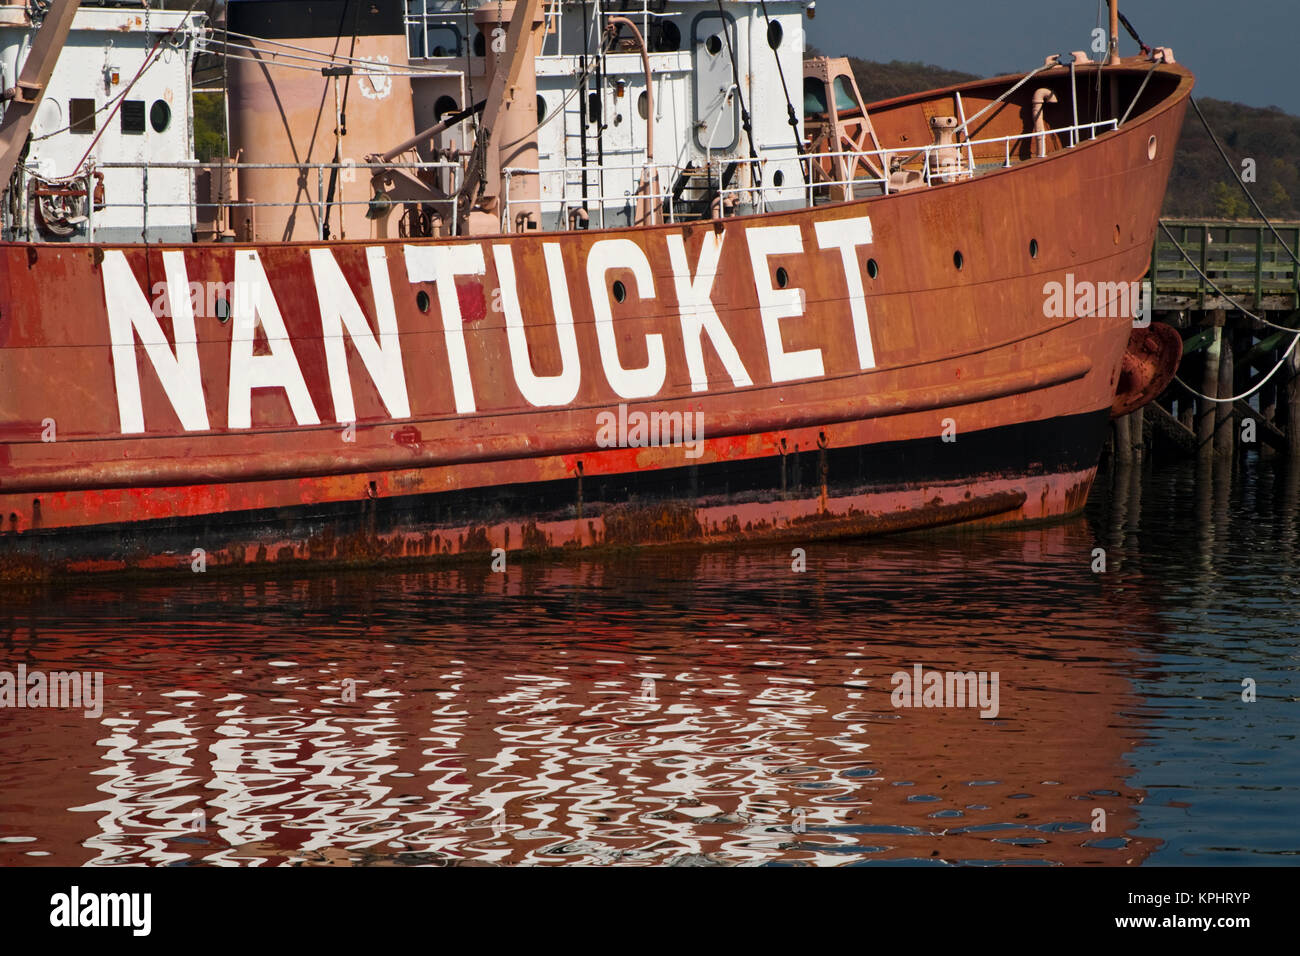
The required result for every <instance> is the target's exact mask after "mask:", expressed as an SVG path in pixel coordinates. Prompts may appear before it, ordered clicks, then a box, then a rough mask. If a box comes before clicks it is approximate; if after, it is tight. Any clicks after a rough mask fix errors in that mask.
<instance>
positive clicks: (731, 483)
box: [0, 409, 1110, 564]
mask: <svg viewBox="0 0 1300 956" xmlns="http://www.w3.org/2000/svg"><path fill="white" fill-rule="evenodd" d="M1109 417H1110V416H1109V410H1107V409H1102V410H1100V411H1097V412H1090V413H1086V414H1080V415H1072V416H1065V417H1061V418H1054V419H1047V420H1044V421H1036V422H1025V423H1020V424H1016V425H1008V426H1004V427H1001V428H993V429H987V430H985V431H979V432H970V433H965V434H963V433H958V434H957V436H956V440H955V441H953V442H944V441H942V440H941V439H940V438H939V437H938V436H937V435H936V436H935V437H932V438H924V439H912V440H907V441H895V442H885V443H880V444H873V445H863V446H857V447H851V448H831V449H826V450H825V452H822V450H820V449H818V448H815V447H814V448H809V449H804V448H799V449H797V450H793V449H792V450H791V452H790V453H789V454H787V455H785V456H784V458H782V457H766V458H758V459H749V460H744V461H725V462H711V463H708V464H702V465H690V466H685V467H680V468H666V469H660V470H653V471H640V472H627V473H623V474H618V475H600V476H591V475H587V476H584V477H583V478H582V479H581V501H582V505H581V507H582V516H583V517H584V518H594V517H597V516H599V515H601V514H603V513H604V512H605V511H606V510H607V509H609V508H611V507H618V506H623V505H628V504H632V505H637V506H653V505H656V504H665V503H667V504H672V505H676V506H681V505H688V506H696V505H721V504H728V503H731V504H742V503H750V502H765V501H776V500H788V501H798V500H806V499H810V498H816V497H818V496H819V495H820V494H821V472H822V468H823V463H822V462H823V455H824V460H825V464H824V468H825V472H826V490H827V494H828V495H829V496H830V497H832V498H834V497H841V496H847V495H856V494H864V493H871V492H890V491H899V490H905V489H907V488H915V487H921V486H934V485H943V484H952V483H957V482H966V481H972V480H978V479H981V478H989V479H996V478H1019V477H1034V476H1042V475H1050V474H1067V473H1071V472H1077V471H1082V470H1086V469H1088V468H1092V467H1094V466H1095V465H1096V464H1097V460H1098V457H1099V455H1100V452H1101V445H1102V442H1103V441H1104V439H1105V436H1106V430H1107V424H1108V422H1109ZM578 501H579V479H578V477H577V476H576V475H575V476H574V477H571V478H566V479H556V480H550V481H539V482H529V483H523V484H514V485H501V486H493V487H484V488H469V489H464V490H458V491H449V492H439V493H433V494H420V495H408V496H399V497H391V498H381V499H364V500H360V501H347V502H335V503H326V504H314V505H303V506H296V507H290V508H273V509H262V510H257V511H247V512H238V513H225V514H218V515H198V516H186V517H178V518H165V519H154V520H149V521H141V522H132V523H120V524H112V525H97V526H93V527H88V528H67V529H58V528H52V529H45V530H36V531H28V532H25V533H23V534H0V559H3V558H20V557H26V558H30V559H34V560H36V561H38V562H40V563H51V564H59V563H62V562H64V561H68V560H77V559H87V558H90V559H96V558H101V559H104V558H106V559H119V558H127V559H129V558H131V557H133V556H135V557H139V556H143V555H148V554H166V553H185V554H188V553H189V551H190V550H191V549H192V548H194V547H199V546H201V547H204V548H206V549H208V550H210V551H211V550H221V549H223V548H226V547H229V546H232V545H234V546H238V545H248V544H250V543H254V542H257V541H260V540H266V541H283V540H284V539H285V538H294V539H307V538H311V537H315V536H319V535H330V536H345V535H349V534H354V533H367V534H385V533H388V532H393V531H401V530H426V529H427V530H437V529H439V528H467V527H485V526H490V525H493V524H497V523H501V522H509V521H522V522H528V521H530V520H531V521H538V522H544V521H561V520H573V519H575V518H577V517H578V508H579V504H578Z"/></svg>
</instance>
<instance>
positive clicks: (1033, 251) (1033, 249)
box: [1029, 239, 1038, 259]
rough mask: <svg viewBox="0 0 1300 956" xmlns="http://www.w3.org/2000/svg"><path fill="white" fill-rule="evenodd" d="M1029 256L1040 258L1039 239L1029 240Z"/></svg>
mask: <svg viewBox="0 0 1300 956" xmlns="http://www.w3.org/2000/svg"><path fill="white" fill-rule="evenodd" d="M1029 258H1031V259H1037V258H1038V240H1037V239H1030V240H1029Z"/></svg>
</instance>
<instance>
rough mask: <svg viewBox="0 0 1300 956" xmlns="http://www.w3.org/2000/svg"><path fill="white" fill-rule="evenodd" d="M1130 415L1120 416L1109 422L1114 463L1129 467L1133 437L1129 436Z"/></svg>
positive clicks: (1131, 457) (1131, 461) (1131, 459)
mask: <svg viewBox="0 0 1300 956" xmlns="http://www.w3.org/2000/svg"><path fill="white" fill-rule="evenodd" d="M1132 417H1133V416H1132V415H1121V416H1120V417H1119V418H1117V419H1115V420H1114V421H1113V422H1111V442H1112V444H1113V446H1114V449H1115V463H1116V464H1119V465H1130V464H1132V463H1133V437H1132V435H1131V434H1130V419H1131V418H1132Z"/></svg>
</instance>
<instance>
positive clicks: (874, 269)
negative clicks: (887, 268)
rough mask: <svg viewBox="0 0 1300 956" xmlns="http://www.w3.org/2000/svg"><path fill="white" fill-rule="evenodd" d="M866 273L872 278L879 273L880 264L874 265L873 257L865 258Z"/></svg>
mask: <svg viewBox="0 0 1300 956" xmlns="http://www.w3.org/2000/svg"><path fill="white" fill-rule="evenodd" d="M867 275H869V276H870V277H871V278H873V279H874V278H875V277H876V276H878V275H880V266H878V265H876V260H875V259H868V260H867Z"/></svg>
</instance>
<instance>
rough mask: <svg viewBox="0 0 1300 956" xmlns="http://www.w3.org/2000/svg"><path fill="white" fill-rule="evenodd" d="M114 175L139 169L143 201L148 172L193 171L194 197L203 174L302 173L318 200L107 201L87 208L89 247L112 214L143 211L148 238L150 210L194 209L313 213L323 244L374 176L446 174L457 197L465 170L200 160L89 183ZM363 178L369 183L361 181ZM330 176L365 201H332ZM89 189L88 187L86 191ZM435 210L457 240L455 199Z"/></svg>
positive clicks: (109, 165)
mask: <svg viewBox="0 0 1300 956" xmlns="http://www.w3.org/2000/svg"><path fill="white" fill-rule="evenodd" d="M114 169H136V170H139V172H140V176H141V182H140V186H141V188H140V195H142V196H147V195H148V194H149V192H148V190H149V172H150V170H184V171H189V172H190V173H191V174H192V176H191V179H190V192H191V195H193V192H194V188H195V177H197V175H198V174H199V173H200V172H203V171H207V170H219V169H225V170H233V171H236V172H238V171H240V170H245V169H292V170H297V171H298V172H299V173H300V176H299V190H300V192H301V191H303V190H305V189H307V188H308V187H309V186H310V185H311V179H312V178H313V174H314V179H315V183H314V185H315V190H316V196H315V198H314V199H306V200H303V199H296V200H287V201H280V202H275V201H266V200H259V199H256V198H255V197H254V198H252V199H248V200H244V199H229V200H220V201H216V200H207V201H204V200H201V199H197V200H186V201H178V202H166V201H160V200H157V199H150V200H149V201H148V202H143V201H136V202H111V201H105V202H104V203H101V204H99V206H98V208H97V209H96V208H95V204H93V203H91V204H88V206H87V219H88V222H87V232H88V235H89V241H94V235H95V219H96V215H97V214H98V215H100V216H102V215H103V212H104V211H105V210H108V209H140V210H141V216H142V222H141V232H142V233H147V231H148V228H149V210H150V209H193V210H195V212H196V213H197V212H200V211H205V210H207V211H211V212H212V213H213V214H214V215H213V217H212V218H213V219H219V214H220V212H221V210H230V211H231V212H235V211H239V210H256V209H273V208H277V207H279V208H284V207H295V206H296V207H306V208H309V209H311V210H312V211H313V213H314V214H315V218H316V226H317V237H318V238H320V239H322V240H324V239H326V238H327V237H326V236H325V225H326V221H327V213H328V210H329V209H331V208H332V207H336V206H339V207H341V206H367V207H368V206H370V205H371V203H372V202H373V197H372V196H371V195H370V188H369V184H368V182H367V181H366V179H367V178H368V177H370V176H372V175H373V174H374V173H376V172H381V171H384V170H390V169H402V170H409V171H412V172H416V173H418V172H440V171H446V172H447V174H448V176H449V177H450V179H449V182H450V184H451V185H452V190H451V192H452V193H453V194H454V193H455V191H456V189H458V188H459V185H460V183H461V181H462V177H463V175H464V167H462V166H461V164H460V163H458V162H454V161H452V160H436V161H431V162H392V163H354V162H340V163H332V162H331V163H242V162H222V161H221V160H209V161H207V162H200V161H197V160H185V161H178V162H134V163H127V162H106V163H98V164H96V165H95V166H94V167H92V168H90V169H89V170H88V171H87V173H86V176H85V177H84V178H85V179H87V180H89V179H90V178H91V177H93V175H94V173H95V172H96V171H101V170H114ZM359 172H364V173H365V174H366V178H363V177H362V176H360V175H358V173H359ZM331 174H336V175H337V177H338V179H339V180H340V181H341V182H343V183H344V184H347V185H354V186H361V187H364V188H365V192H366V196H365V198H362V199H341V198H339V197H338V196H337V195H336V196H334V197H333V198H330V197H329V195H328V189H329V179H330V176H331ZM88 188H89V186H88ZM394 202H395V204H396V205H402V203H401V202H400V201H394ZM432 205H435V206H446V207H448V212H449V218H450V221H451V231H452V234H453V235H454V234H455V232H456V227H457V216H458V210H457V203H456V200H455V197H454V195H453V196H451V197H449V198H446V199H438V200H434V201H433V202H432ZM199 220H200V221H202V222H208V221H212V220H210V219H209V218H208V217H206V216H199Z"/></svg>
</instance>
